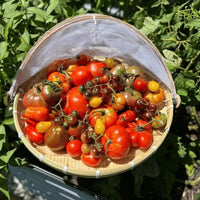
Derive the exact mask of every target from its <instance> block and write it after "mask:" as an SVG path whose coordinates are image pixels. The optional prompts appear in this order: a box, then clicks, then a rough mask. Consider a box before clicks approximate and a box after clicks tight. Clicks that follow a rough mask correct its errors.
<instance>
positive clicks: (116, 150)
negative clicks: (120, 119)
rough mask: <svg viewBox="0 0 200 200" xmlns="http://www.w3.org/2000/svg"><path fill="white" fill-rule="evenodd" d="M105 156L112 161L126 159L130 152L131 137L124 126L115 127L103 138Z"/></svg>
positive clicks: (110, 128)
mask: <svg viewBox="0 0 200 200" xmlns="http://www.w3.org/2000/svg"><path fill="white" fill-rule="evenodd" d="M101 143H102V144H103V149H104V152H105V154H106V155H107V156H108V157H110V158H111V159H114V160H118V159H121V158H124V157H125V156H126V155H127V153H128V152H129V150H130V135H129V133H128V132H127V131H126V129H125V128H124V127H123V126H120V125H113V126H110V127H109V128H107V129H106V131H105V133H104V135H103V137H102V138H101Z"/></svg>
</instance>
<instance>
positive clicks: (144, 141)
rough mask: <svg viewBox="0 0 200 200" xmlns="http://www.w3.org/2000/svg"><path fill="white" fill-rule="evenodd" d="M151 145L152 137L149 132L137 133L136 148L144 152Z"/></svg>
mask: <svg viewBox="0 0 200 200" xmlns="http://www.w3.org/2000/svg"><path fill="white" fill-rule="evenodd" d="M152 143H153V135H152V134H151V133H150V132H149V131H142V132H139V133H138V147H139V148H140V149H143V150H146V149H148V148H149V147H150V146H151V145H152Z"/></svg>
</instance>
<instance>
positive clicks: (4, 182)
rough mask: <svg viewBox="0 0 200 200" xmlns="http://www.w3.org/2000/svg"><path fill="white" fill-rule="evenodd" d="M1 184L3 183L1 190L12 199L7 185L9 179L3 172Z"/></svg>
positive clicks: (0, 176) (0, 179)
mask: <svg viewBox="0 0 200 200" xmlns="http://www.w3.org/2000/svg"><path fill="white" fill-rule="evenodd" d="M0 185H1V187H0V191H1V192H3V194H4V195H5V196H6V197H7V198H8V200H10V195H9V192H8V186H7V179H6V177H5V176H3V175H2V174H0Z"/></svg>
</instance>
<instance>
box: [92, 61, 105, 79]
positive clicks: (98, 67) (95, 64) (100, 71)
mask: <svg viewBox="0 0 200 200" xmlns="http://www.w3.org/2000/svg"><path fill="white" fill-rule="evenodd" d="M88 68H89V69H90V72H91V74H92V76H93V77H96V76H102V75H104V69H105V68H107V66H106V64H105V63H103V62H99V61H92V62H90V63H89V64H88Z"/></svg>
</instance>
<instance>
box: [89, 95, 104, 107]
mask: <svg viewBox="0 0 200 200" xmlns="http://www.w3.org/2000/svg"><path fill="white" fill-rule="evenodd" d="M101 103H102V98H100V97H95V96H93V97H92V98H91V99H90V100H89V105H90V106H91V107H92V108H98V107H99V106H100V105H101Z"/></svg>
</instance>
